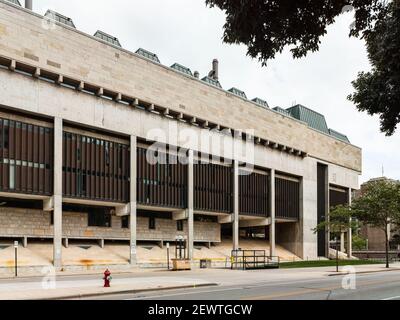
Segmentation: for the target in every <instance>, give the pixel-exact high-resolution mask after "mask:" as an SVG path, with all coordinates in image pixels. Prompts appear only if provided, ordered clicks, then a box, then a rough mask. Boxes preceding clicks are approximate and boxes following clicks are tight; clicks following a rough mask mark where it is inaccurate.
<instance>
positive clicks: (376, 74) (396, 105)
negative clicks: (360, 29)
mask: <svg viewBox="0 0 400 320" xmlns="http://www.w3.org/2000/svg"><path fill="white" fill-rule="evenodd" d="M365 40H366V45H367V51H368V58H369V61H370V63H371V66H372V70H371V71H370V72H361V73H359V74H358V78H357V79H356V80H355V81H353V82H352V84H353V87H354V89H355V92H354V93H353V94H351V95H349V96H348V99H349V100H351V101H353V102H354V103H355V105H356V107H357V109H358V110H359V111H365V112H368V114H370V115H374V114H377V115H379V116H380V122H381V131H382V132H385V133H386V135H388V136H390V135H392V134H393V133H394V132H395V130H396V127H397V124H398V123H399V122H400V1H399V2H397V3H391V5H390V6H389V10H387V11H385V17H384V18H383V19H381V20H379V21H377V23H376V25H375V27H374V28H373V30H371V31H369V32H366V33H365Z"/></svg>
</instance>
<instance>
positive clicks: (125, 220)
mask: <svg viewBox="0 0 400 320" xmlns="http://www.w3.org/2000/svg"><path fill="white" fill-rule="evenodd" d="M121 228H122V229H129V216H123V217H122V218H121Z"/></svg>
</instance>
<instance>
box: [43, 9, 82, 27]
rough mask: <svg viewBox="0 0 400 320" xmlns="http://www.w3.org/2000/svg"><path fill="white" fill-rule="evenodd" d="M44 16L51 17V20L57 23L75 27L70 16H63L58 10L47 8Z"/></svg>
mask: <svg viewBox="0 0 400 320" xmlns="http://www.w3.org/2000/svg"><path fill="white" fill-rule="evenodd" d="M44 16H45V17H46V18H49V19H53V20H55V21H57V22H59V23H62V24H65V25H67V26H69V27H71V28H75V29H76V27H75V25H74V23H73V21H72V19H71V18H68V17H66V16H63V15H62V14H59V13H58V12H55V11H53V10H47V12H46V13H45V15H44Z"/></svg>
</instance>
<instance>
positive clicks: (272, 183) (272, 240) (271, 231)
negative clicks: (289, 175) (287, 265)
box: [268, 169, 276, 257]
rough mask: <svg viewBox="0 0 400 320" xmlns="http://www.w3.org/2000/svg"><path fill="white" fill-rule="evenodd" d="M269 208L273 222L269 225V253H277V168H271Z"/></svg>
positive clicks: (272, 254)
mask: <svg viewBox="0 0 400 320" xmlns="http://www.w3.org/2000/svg"><path fill="white" fill-rule="evenodd" d="M268 189H269V209H270V217H271V224H270V225H269V255H270V256H271V257H273V256H275V255H276V250H275V170H274V169H271V173H270V178H269V188H268Z"/></svg>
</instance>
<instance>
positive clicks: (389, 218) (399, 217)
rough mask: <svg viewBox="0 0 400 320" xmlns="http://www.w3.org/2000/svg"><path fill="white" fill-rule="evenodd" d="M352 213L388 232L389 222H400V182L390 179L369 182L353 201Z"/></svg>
mask: <svg viewBox="0 0 400 320" xmlns="http://www.w3.org/2000/svg"><path fill="white" fill-rule="evenodd" d="M352 215H353V216H354V217H356V218H357V219H358V220H360V221H361V222H363V223H364V224H366V225H370V226H372V227H376V228H380V229H382V230H383V231H385V232H386V230H387V226H388V224H390V223H391V224H394V225H399V224H400V184H398V183H394V182H392V181H389V180H377V181H373V182H370V183H368V185H367V186H366V188H365V190H364V191H363V194H362V196H361V197H359V198H358V199H356V200H355V201H354V202H353V206H352Z"/></svg>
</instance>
